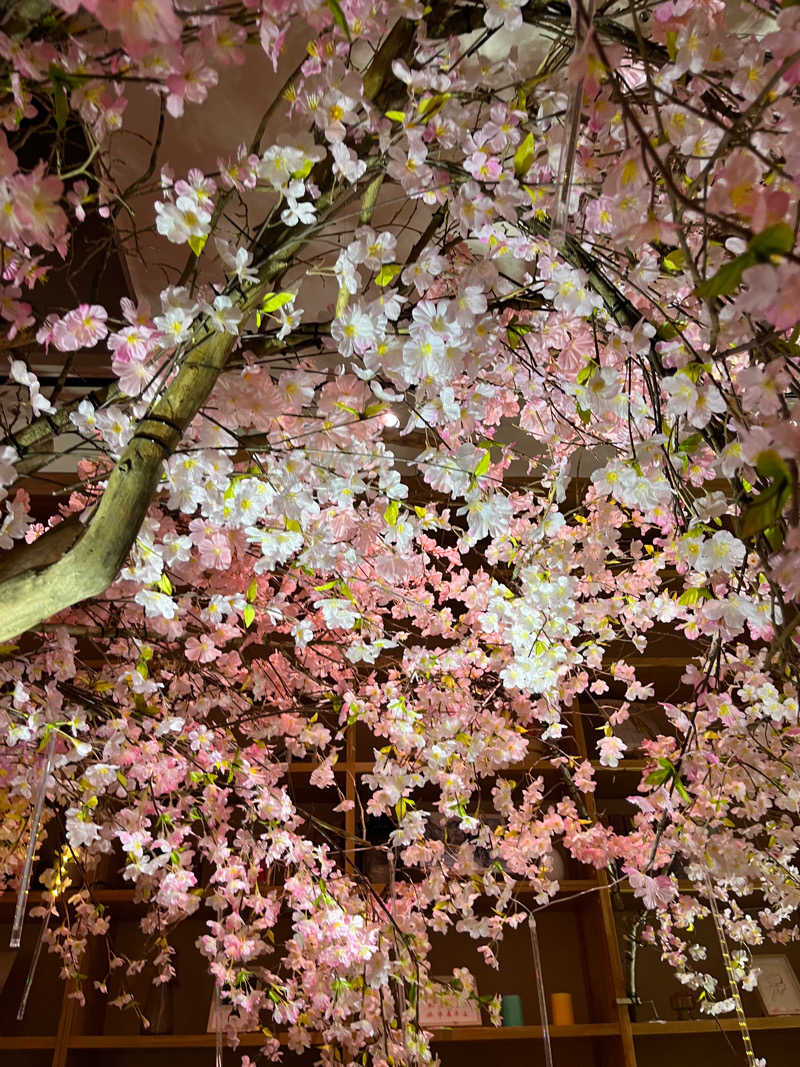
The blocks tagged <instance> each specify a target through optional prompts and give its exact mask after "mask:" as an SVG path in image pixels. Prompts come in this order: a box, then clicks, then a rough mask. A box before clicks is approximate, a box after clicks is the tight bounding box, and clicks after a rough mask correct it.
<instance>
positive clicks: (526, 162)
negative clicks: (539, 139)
mask: <svg viewBox="0 0 800 1067" xmlns="http://www.w3.org/2000/svg"><path fill="white" fill-rule="evenodd" d="M533 157H534V147H533V134H532V133H529V134H528V136H527V137H526V138H525V140H524V141H523V142H522V144H521V145H520V146H519V148H518V149H517V150H516V152H515V153H514V174H515V175H516V176H517V178H524V177H525V175H526V174H527V173H528V171H529V170H530V166H531V163H533Z"/></svg>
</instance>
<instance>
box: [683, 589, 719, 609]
mask: <svg viewBox="0 0 800 1067" xmlns="http://www.w3.org/2000/svg"><path fill="white" fill-rule="evenodd" d="M710 595H711V594H710V593H709V591H708V590H707V589H687V590H686V592H684V593H681V595H680V596H679V597H678V603H679V604H681V605H682V606H683V607H690V606H691V605H692V604H696V603H697V602H698V600H701V599H702V598H703V597H706V596H710Z"/></svg>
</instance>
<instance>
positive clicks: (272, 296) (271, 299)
mask: <svg viewBox="0 0 800 1067" xmlns="http://www.w3.org/2000/svg"><path fill="white" fill-rule="evenodd" d="M294 296H295V294H294V293H289V292H283V293H267V295H266V296H265V297H264V299H263V300H262V302H261V310H262V311H263V312H264V313H265V314H267V315H268V314H269V313H270V312H271V311H277V310H278V308H282V307H283V305H284V304H289V303H291V301H292V300H294Z"/></svg>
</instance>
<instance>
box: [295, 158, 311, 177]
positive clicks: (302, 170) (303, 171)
mask: <svg viewBox="0 0 800 1067" xmlns="http://www.w3.org/2000/svg"><path fill="white" fill-rule="evenodd" d="M313 168H314V160H313V159H307V160H306V161H305V163H304V164H303V165H302V167H298V169H297V170H293V171H292V177H293V178H299V179H301V180H302V179H303V178H307V177H308V176H309V174H310V173H311V171H312V170H313Z"/></svg>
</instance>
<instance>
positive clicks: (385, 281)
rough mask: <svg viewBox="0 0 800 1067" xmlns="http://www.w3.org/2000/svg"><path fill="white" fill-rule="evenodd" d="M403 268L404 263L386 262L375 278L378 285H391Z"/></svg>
mask: <svg viewBox="0 0 800 1067" xmlns="http://www.w3.org/2000/svg"><path fill="white" fill-rule="evenodd" d="M402 269H403V264H402V263H384V265H383V266H382V267H381V269H380V270H379V271H378V274H377V276H376V278H375V284H376V285H389V284H390V283H391V282H393V281H394V279H395V278H396V277H397V275H398V274H399V273H400V271H401V270H402Z"/></svg>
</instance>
